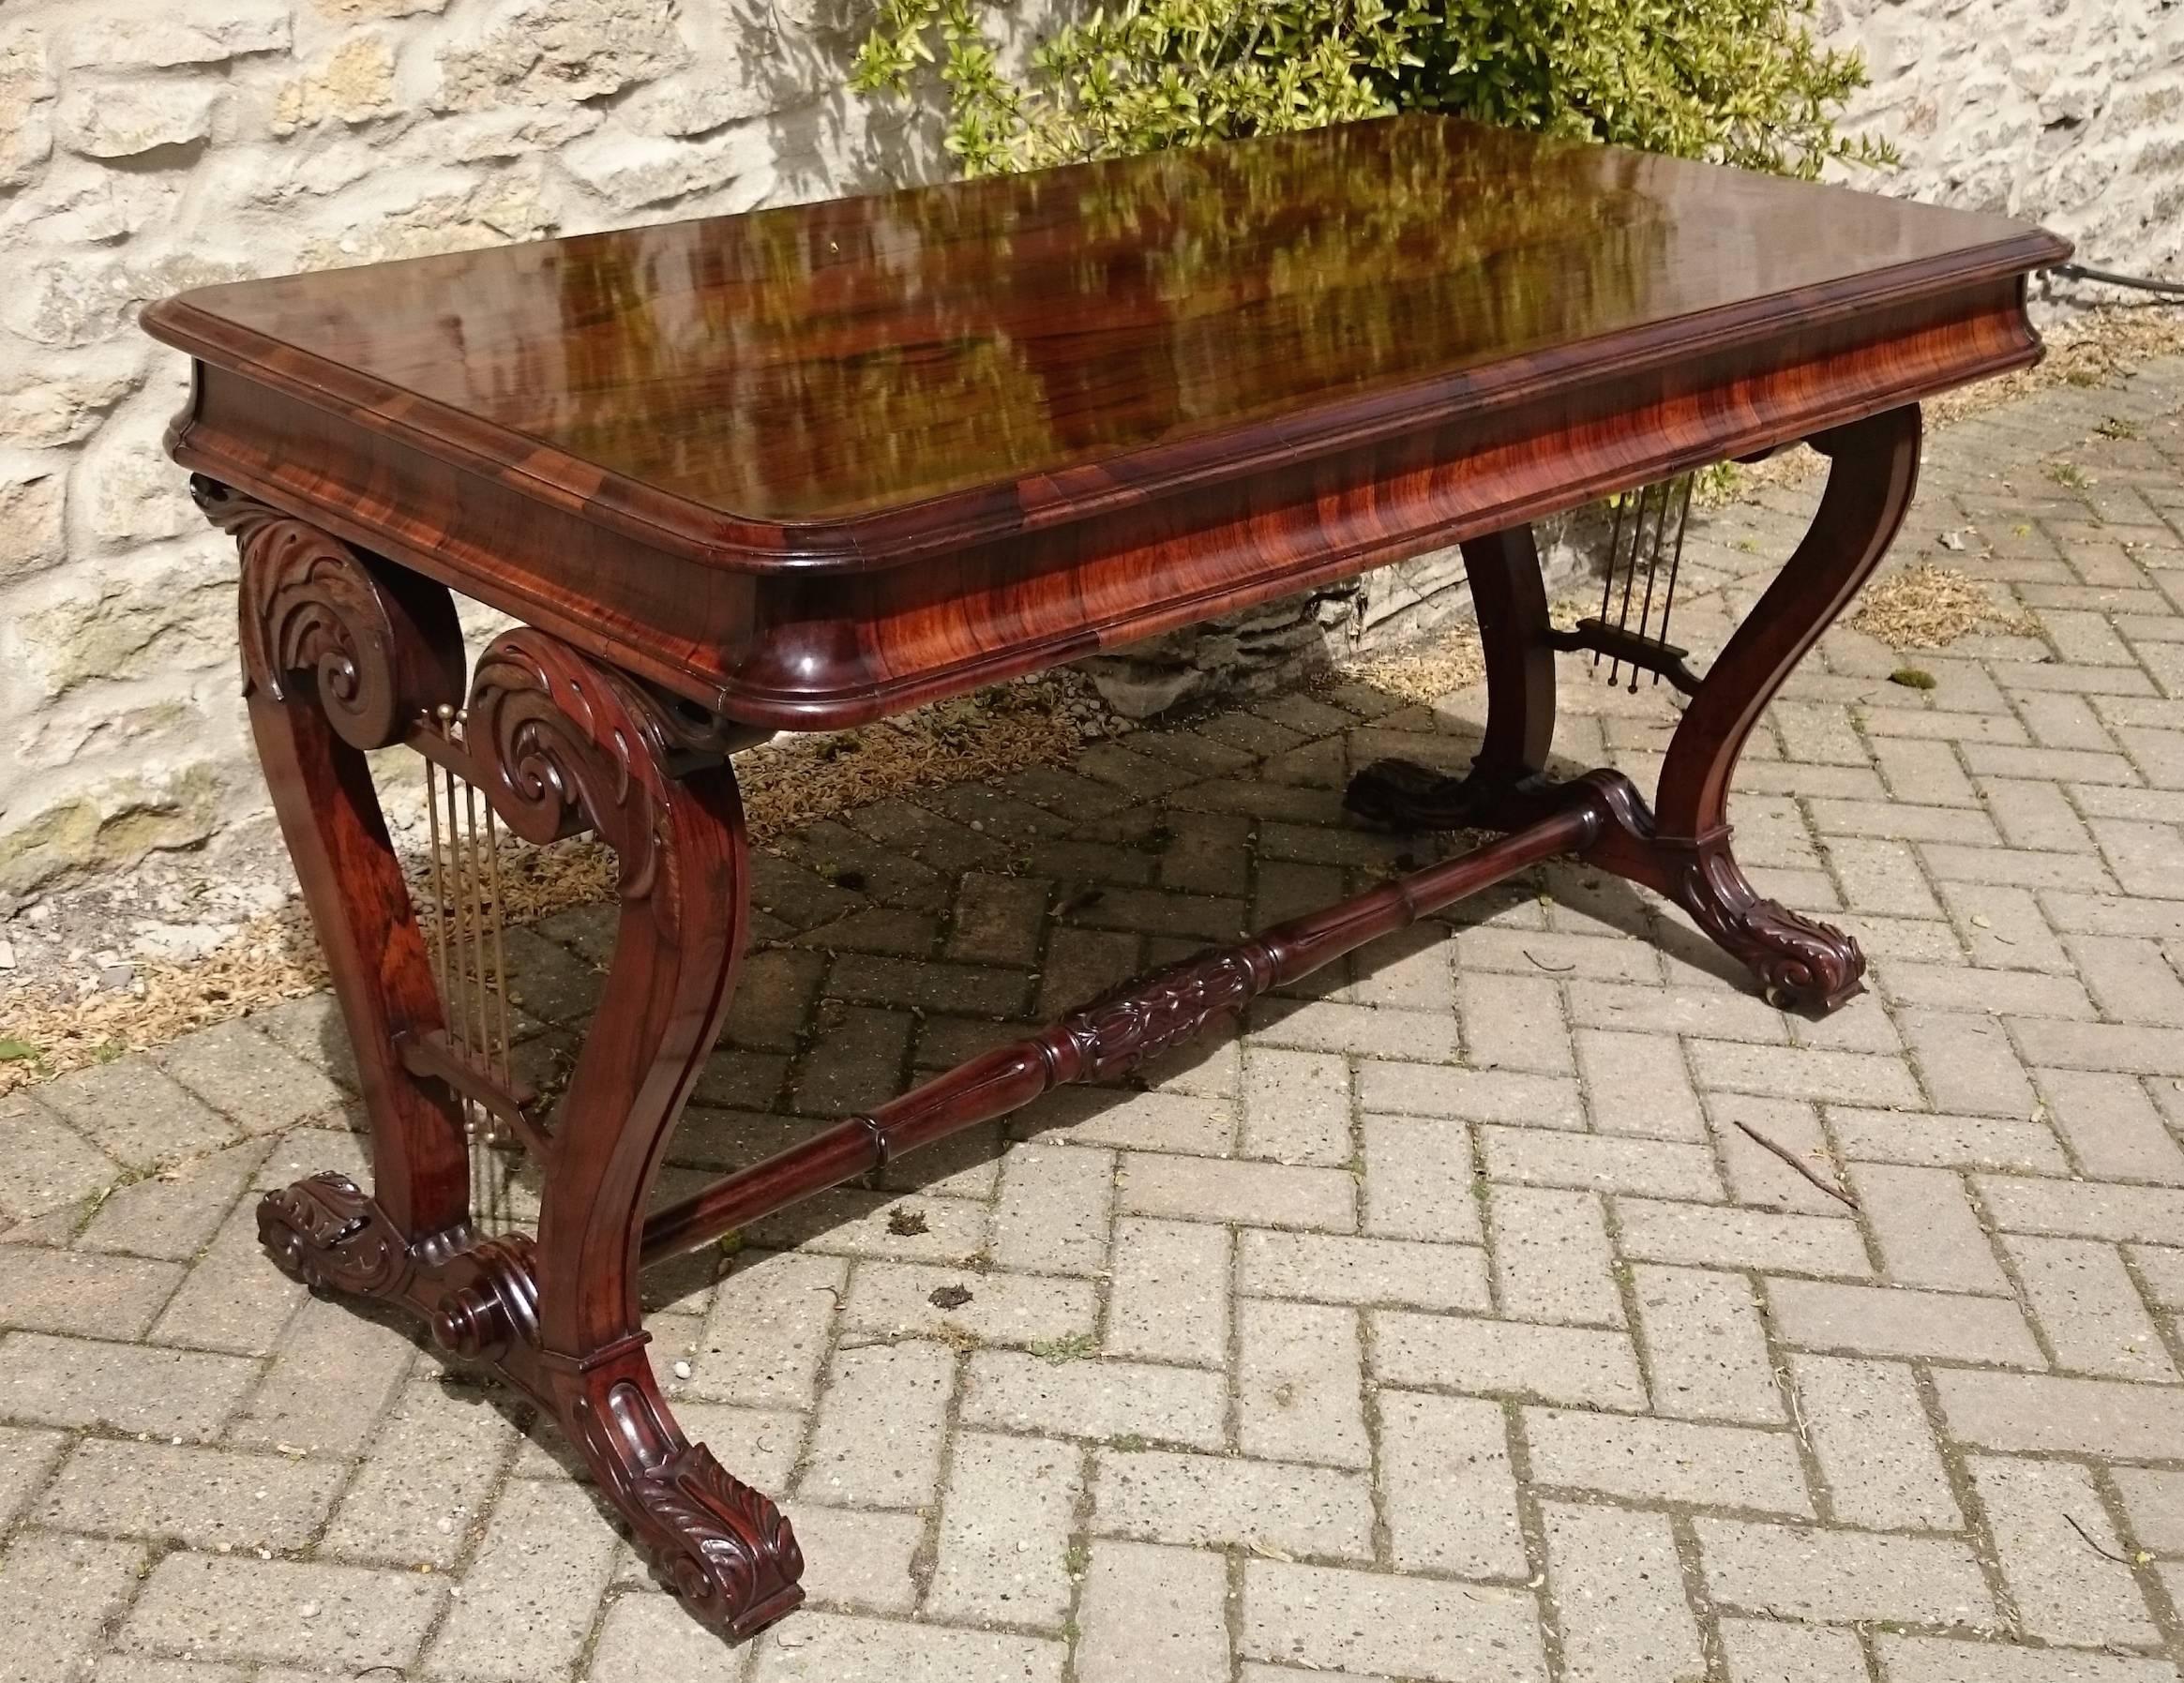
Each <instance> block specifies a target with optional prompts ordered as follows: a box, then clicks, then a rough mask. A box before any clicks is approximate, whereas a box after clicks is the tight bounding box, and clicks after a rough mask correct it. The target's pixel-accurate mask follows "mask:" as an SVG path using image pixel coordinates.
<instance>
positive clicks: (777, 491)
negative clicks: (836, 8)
mask: <svg viewBox="0 0 2184 1683" xmlns="http://www.w3.org/2000/svg"><path fill="white" fill-rule="evenodd" d="M2065 249H2067V248H2065V247H2064V246H2063V245H2062V242H2060V241H2058V240H2056V239H2055V238H2054V237H2053V236H2051V235H2048V234H2045V233H2041V231H2040V230H2037V229H2034V228H2029V227H2026V225H2024V224H2021V223H2016V222H2011V221H2008V220H2005V219H2003V218H1996V217H1991V216H1980V215H1972V214H1968V213H1966V212H1960V211H1954V210H1948V209H1942V208H1938V207H1935V206H1930V205H1923V204H1917V203H1906V202H1904V201H1899V200H1894V199H1888V198H1882V197H1878V196H1875V195H1872V194H1865V193H1855V192H1850V191H1847V190H1845V189H1842V188H1832V187H1826V186H1820V185H1815V184H1811V183H1804V182H1797V181H1788V180H1782V179H1777V178H1773V177H1768V176H1761V175H1755V174H1749V173H1741V172H1738V171H1732V170H1725V169H1720V168H1715V167H1712V166H1709V165H1705V164H1698V163H1690V162H1683V161H1679V160H1676V159H1670V158H1656V157H1649V156H1646V155H1642V154H1638V153H1634V152H1628V151H1623V150H1620V149H1618V148H1613V147H1603V146H1597V145H1591V144H1586V143H1574V142H1566V141H1558V140H1552V139H1545V138H1542V137H1539V136H1536V135H1529V134H1521V133H1515V132H1511V131H1507V130H1499V129H1493V128H1483V127H1480V126H1477V125H1473V124H1469V123H1466V122H1461V121H1458V120H1455V119H1450V118H1442V117H1434V116H1409V117H1402V118H1394V119H1388V120H1383V121H1378V122H1369V123H1363V124H1357V125H1352V126H1348V127H1344V128H1330V129H1321V130H1318V131H1315V132H1310V133H1303V134H1294V135H1285V136H1279V137H1273V138H1269V139H1264V140H1259V141H1256V142H1251V143H1243V144H1239V145H1233V146H1228V147H1221V148H1214V149H1210V150H1205V151H1199V152H1191V153H1165V154H1159V155H1155V156H1151V157H1144V158H1129V159H1123V160H1119V161H1114V162H1106V163H1097V164H1090V165H1084V166H1080V167H1077V168H1073V169H1066V170H1060V171H1051V172H1046V173H1038V174H1033V175H1024V176H1012V177H1005V178H999V179H992V180H984V181H977V182H970V183H961V184H956V185H952V186H944V187H937V188H920V189H914V190H911V191H906V192H898V193H894V194H890V195H887V196H884V197H879V198H864V199H848V200H839V201H835V202H831V203H813V204H801V205H792V206H787V207H783V208H779V209H773V210H764V211H760V212H755V213H752V214H749V215H746V216H736V217H718V218H707V219H703V220H697V221H685V222H676V223H669V224H664V225H659V226H654V227H646V228H635V229H630V230H626V231H624V232H618V233H599V234H589V235H583V236H580V237H575V238H568V239H558V240H546V241H538V242H535V243H531V244H523V245H512V246H506V247H501V248H493V249H489V250H479V251H468V252H460V253H456V254H452V255H447V256H440V257H429V258H420V259H414V260H410V261H405V262H399V263H380V264H374V265H370V266H367V267H362V268H354V269H346V270H339V271H333V272H325V273H318V274H308V275H297V276H289V277H283V278H274V279H264V280H251V281H243V282H238V283H235V284H233V285H226V286H217V287H209V288H205V289H203V290H201V291H198V292H193V293H188V294H186V295H185V296H184V297H183V298H182V299H180V300H177V301H173V302H170V303H169V304H166V305H163V306H159V307H157V308H155V310H154V311H153V312H152V313H151V315H150V316H148V317H147V324H148V325H150V326H151V328H152V330H153V331H154V332H155V333H157V334H158V336H159V337H161V338H167V339H169V340H170V341H171V342H174V343H177V344H181V345H183V346H184V347H185V348H186V349H189V350H191V351H193V352H194V353H198V354H200V355H203V356H205V357H206V358H207V359H208V360H213V361H216V362H224V363H227V364H229V365H230V366H236V365H237V364H244V363H260V364H276V363H277V364H279V366H280V367H281V368H283V369H284V370H285V372H286V373H287V374H288V375H289V376H290V377H291V378H292V379H294V381H296V382H298V383H300V384H301V386H302V387H303V388H304V389H305V390H307V391H308V390H309V389H310V388H311V387H313V386H316V387H318V388H319V389H321V390H323V391H324V392H326V393H329V394H332V395H333V396H334V397H336V398H339V399H340V400H341V402H343V403H344V404H345V405H348V406H350V407H353V408H361V409H364V410H367V411H369V412H372V413H379V414H383V415H386V416H389V417H397V418H399V420H401V421H402V422H403V423H404V424H405V425H406V426H407V427H409V428H412V429H414V433H415V434H417V435H419V436H421V437H423V438H425V439H427V440H433V439H444V440H452V441H458V442H459V443H462V444H463V445H464V446H465V447H466V448H468V449H471V450H474V451H477V452H479V453H481V454H482V455H484V456H485V457H486V458H490V459H493V460H496V461H499V462H503V463H515V464H522V463H524V462H525V461H526V460H527V459H528V460H531V461H533V462H534V463H535V465H536V467H537V470H538V472H539V473H541V474H543V475H546V476H550V477H557V478H563V479H565V478H566V477H567V476H568V475H569V474H570V473H572V472H577V471H580V470H581V471H588V473H590V475H592V476H593V477H594V481H595V485H596V486H597V487H598V488H604V489H605V491H606V493H607V495H608V497H609V500H610V501H617V502H621V503H628V504H631V505H635V506H641V507H642V508H644V509H645V510H646V513H647V518H650V519H652V520H654V521H655V522H656V523H657V524H659V525H661V526H663V527H667V528H673V529H676V530H679V531H682V532H685V533H687V534H689V536H690V537H691V538H692V539H693V541H702V539H703V537H704V536H705V535H706V534H714V535H718V534H720V533H722V532H723V530H724V529H731V530H732V529H742V532H743V535H744V537H745V539H746V542H747V543H748V544H749V545H751V546H752V547H754V548H756V549H757V550H758V551H759V552H760V553H759V558H758V560H757V562H756V564H760V565H763V564H766V561H767V555H766V552H768V551H782V552H784V564H794V563H793V562H791V561H790V560H789V557H790V556H791V555H793V554H794V553H795V552H798V551H809V550H812V549H814V548H823V549H831V550H833V551H836V552H837V553H839V552H842V551H845V550H858V549H862V550H864V551H866V553H871V552H873V551H875V550H878V549H883V548H884V540H883V537H881V535H879V534H881V533H882V532H883V530H884V526H885V522H886V518H887V517H888V516H889V515H890V514H891V513H893V512H895V511H899V510H902V509H904V508H908V507H913V506H914V507H919V508H920V510H921V515H920V524H921V525H922V526H923V527H924V528H925V529H926V530H927V531H930V530H931V529H932V528H933V527H934V526H936V525H943V526H944V525H945V524H946V523H947V521H948V518H949V515H948V510H949V509H950V507H951V506H959V507H960V508H961V509H962V510H963V511H964V514H965V517H966V518H971V516H972V512H973V511H974V510H975V509H976V508H977V507H979V506H980V505H981V503H982V502H989V501H990V499H991V496H992V494H993V492H994V491H995V490H996V489H997V488H1008V490H1009V493H1010V495H1011V497H1012V498H1013V500H1015V501H1017V503H1022V502H1024V501H1025V500H1026V499H1032V500H1034V501H1035V500H1037V499H1039V498H1041V497H1058V496H1065V495H1067V494H1068V480H1069V476H1070V474H1071V473H1072V472H1073V471H1077V470H1082V469H1084V468H1086V467H1088V466H1094V465H1096V466H1098V467H1100V468H1101V469H1102V470H1103V474H1104V476H1105V477H1106V478H1107V479H1110V480H1111V478H1112V477H1113V476H1114V475H1116V474H1118V473H1120V474H1122V476H1124V477H1127V478H1130V479H1131V480H1132V481H1133V482H1134V483H1135V484H1137V486H1138V487H1140V488H1147V487H1149V485H1150V484H1151V483H1152V482H1153V481H1157V480H1158V479H1159V478H1160V477H1161V475H1162V474H1164V473H1182V472H1189V471H1192V470H1193V469H1194V468H1195V467H1202V465H1203V464H1204V463H1205V462H1206V461H1207V460H1209V459H1212V458H1226V459H1230V460H1235V459H1241V458H1248V457H1250V456H1251V455H1253V454H1255V453H1263V451H1264V450H1265V449H1266V448H1267V447H1268V446H1269V444H1270V443H1273V442H1274V441H1276V440H1278V441H1279V443H1281V445H1282V446H1283V447H1284V448H1286V449H1288V450H1295V449H1298V448H1306V447H1309V446H1310V445H1311V444H1312V443H1313V442H1314V441H1318V440H1336V439H1352V438H1355V437H1356V436H1357V435H1358V434H1359V433H1360V432H1361V431H1364V432H1370V431H1371V430H1372V429H1373V428H1376V427H1384V426H1387V425H1391V424H1398V423H1400V424H1413V423H1415V421H1416V419H1417V418H1418V416H1419V415H1420V414H1421V413H1424V412H1427V411H1431V410H1435V409H1441V410H1445V409H1447V408H1448V407H1449V406H1451V405H1455V406H1459V407H1460V406H1461V405H1462V404H1463V403H1464V402H1465V401H1466V400H1468V399H1470V400H1479V401H1484V400H1485V399H1486V398H1488V397H1489V396H1490V395H1491V394H1492V393H1493V391H1494V389H1495V388H1496V386H1497V383H1498V379H1499V380H1506V379H1519V378H1520V379H1524V380H1534V381H1536V380H1537V379H1539V378H1542V377H1548V378H1552V377H1553V376H1554V374H1555V372H1556V370H1557V368H1564V369H1566V370H1574V369H1578V368H1597V367H1598V366H1599V365H1600V364H1602V363H1603V362H1612V361H1615V360H1618V359H1629V358H1633V357H1643V356H1661V355H1673V354H1675V353H1676V352H1677V350H1678V348H1679V346H1690V345H1694V344H1697V343H1700V342H1704V343H1707V344H1710V345H1716V346H1718V345H1720V344H1721V343H1723V342H1725V339H1726V338H1735V337H1737V336H1738V335H1740V334H1745V335H1750V336H1754V337H1760V336H1764V335H1766V334H1767V333H1769V332H1770V331H1774V330H1776V329H1778V328H1779V326H1780V324H1781V323H1785V322H1790V321H1797V322H1800V323H1810V322H1811V321H1813V320H1814V319H1815V317H1821V316H1825V315H1826V314H1828V313H1829V312H1830V311H1831V310H1834V311H1840V310H1843V309H1845V308H1852V309H1855V308H1866V307H1869V306H1870V305H1872V304H1873V303H1874V302H1875V301H1876V300H1879V299H1883V298H1889V299H1896V298H1902V297H1905V296H1915V295H1918V294H1919V293H1921V292H1922V291H1924V292H1929V293H1931V292H1935V291H1938V290H1944V289H1947V288H1949V287H1951V286H1962V285H1964V284H1965V283H1966V282H1967V281H1970V280H1974V279H1977V278H1984V277H1992V276H1995V275H1999V274H2005V273H2014V272H2022V271H2024V270H2026V269H2027V268H2029V267H2031V266H2034V265H2036V264H2038V263H2042V262H2052V261H2054V260H2055V259H2056V257H2058V256H2059V255H2061V253H2062V252H2063V251H2064V250H2065ZM820 527H825V528H828V529H830V530H829V533H828V535H826V536H825V537H823V538H821V537H820V536H818V535H816V533H817V529H818V528H820ZM766 528H772V529H774V531H773V532H772V533H767V532H765V531H764V530H762V529H766ZM738 559H739V560H741V561H742V562H744V563H745V564H752V558H751V556H749V555H747V554H746V555H744V556H741V557H739V558H738ZM823 559H824V557H821V556H818V555H806V556H805V557H803V560H804V562H805V564H809V562H811V561H816V560H823Z"/></svg>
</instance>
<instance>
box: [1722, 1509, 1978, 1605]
mask: <svg viewBox="0 0 2184 1683" xmlns="http://www.w3.org/2000/svg"><path fill="white" fill-rule="evenodd" d="M1693 1524H1694V1529H1695V1530H1696V1532H1697V1535H1698V1542H1699V1554H1700V1557H1701V1558H1702V1560H1703V1561H1704V1562H1705V1568H1706V1579H1707V1586H1708V1588H1709V1589H1710V1591H1711V1593H1712V1595H1713V1599H1714V1600H1715V1601H1716V1602H1717V1603H1718V1604H1719V1605H1721V1606H1724V1607H1734V1608H1736V1609H1738V1610H1740V1611H1742V1612H1747V1613H1767V1614H1771V1615H1775V1616H1777V1617H1786V1618H1811V1619H1825V1620H1830V1621H1835V1620H1845V1619H1890V1620H1895V1621H1900V1622H1903V1623H1906V1624H1920V1625H1954V1624H1986V1623H1989V1622H1991V1621H1992V1619H1993V1617H1994V1598H1993V1596H1992V1595H1991V1594H1989V1592H1988V1589H1987V1584H1986V1580H1985V1579H1984V1578H1983V1577H1981V1574H1980V1568H1979V1562H1978V1561H1977V1560H1976V1559H1974V1558H1973V1555H1972V1552H1971V1549H1970V1548H1969V1547H1968V1546H1967V1545H1966V1544H1965V1543H1963V1542H1959V1541H1956V1540H1951V1539H1944V1538H1938V1537H1933V1538H1928V1537H1899V1536H1890V1535H1887V1534H1883V1533H1879V1532H1869V1531H1827V1530H1815V1529H1811V1528H1808V1527H1804V1526H1791V1525H1768V1524H1764V1523H1760V1522H1756V1521H1750V1520H1732V1519H1714V1518H1708V1517H1703V1516H1702V1517H1701V1518H1699V1519H1697V1520H1695V1521H1694V1522H1693Z"/></svg>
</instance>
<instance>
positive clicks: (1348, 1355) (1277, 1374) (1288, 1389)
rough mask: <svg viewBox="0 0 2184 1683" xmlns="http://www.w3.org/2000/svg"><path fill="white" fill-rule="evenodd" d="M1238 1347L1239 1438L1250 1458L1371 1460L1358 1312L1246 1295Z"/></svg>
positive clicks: (1335, 1461) (1239, 1314) (1350, 1462)
mask: <svg viewBox="0 0 2184 1683" xmlns="http://www.w3.org/2000/svg"><path fill="white" fill-rule="evenodd" d="M1237 1350H1238V1355H1237V1360H1236V1407H1237V1422H1238V1430H1237V1442H1238V1447H1239V1448H1240V1449H1242V1450H1243V1452H1244V1453H1245V1454H1246V1455H1257V1456H1260V1457H1263V1458H1264V1459H1266V1460H1269V1461H1324V1462H1327V1463H1330V1464H1331V1465H1336V1466H1369V1465H1372V1459H1373V1451H1372V1444H1371V1442H1370V1441H1369V1440H1368V1438H1367V1437H1366V1435H1365V1412H1364V1399H1363V1379H1364V1360H1363V1358H1364V1352H1363V1346H1362V1345H1361V1344H1360V1342H1359V1330H1358V1316H1357V1313H1356V1311H1354V1310H1351V1309H1343V1308H1336V1307H1333V1306H1332V1305H1329V1304H1323V1303H1288V1302H1275V1301H1271V1300H1267V1299H1264V1298H1246V1299H1244V1300H1243V1301H1242V1302H1240V1303H1239V1304H1238V1305H1237Z"/></svg>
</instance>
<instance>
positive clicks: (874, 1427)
mask: <svg viewBox="0 0 2184 1683" xmlns="http://www.w3.org/2000/svg"><path fill="white" fill-rule="evenodd" d="M955 1382H956V1357H955V1354H954V1352H953V1351H951V1350H949V1349H948V1348H947V1347H946V1346H945V1345H940V1344H935V1343H931V1342H929V1341H927V1340H924V1339H913V1340H911V1341H909V1342H906V1343H903V1344H898V1345H863V1346H855V1345H848V1344H845V1345H843V1346H842V1347H841V1348H839V1349H838V1350H837V1352H836V1356H835V1359H834V1362H833V1364H832V1369H831V1372H830V1374H829V1375H828V1384H827V1390H826V1395H825V1396H824V1397H823V1398H822V1399H821V1404H820V1410H819V1421H818V1424H817V1426H816V1427H815V1428H814V1430H813V1432H812V1438H811V1450H810V1453H809V1455H808V1456H807V1457H806V1467H805V1472H804V1477H803V1480H801V1482H800V1483H799V1484H798V1486H797V1492H798V1494H799V1495H804V1496H806V1497H809V1498H811V1499H813V1500H815V1501H821V1502H829V1503H839V1504H842V1505H845V1506H849V1507H858V1508H917V1507H921V1506H923V1505H924V1504H925V1503H926V1501H928V1500H929V1499H931V1496H932V1494H933V1489H934V1487H935V1485H936V1484H937V1483H938V1482H939V1480H940V1475H941V1451H942V1448H943V1443H944V1438H945V1434H946V1428H947V1411H948V1399H949V1395H950V1393H951V1391H952V1390H954V1388H955Z"/></svg>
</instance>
